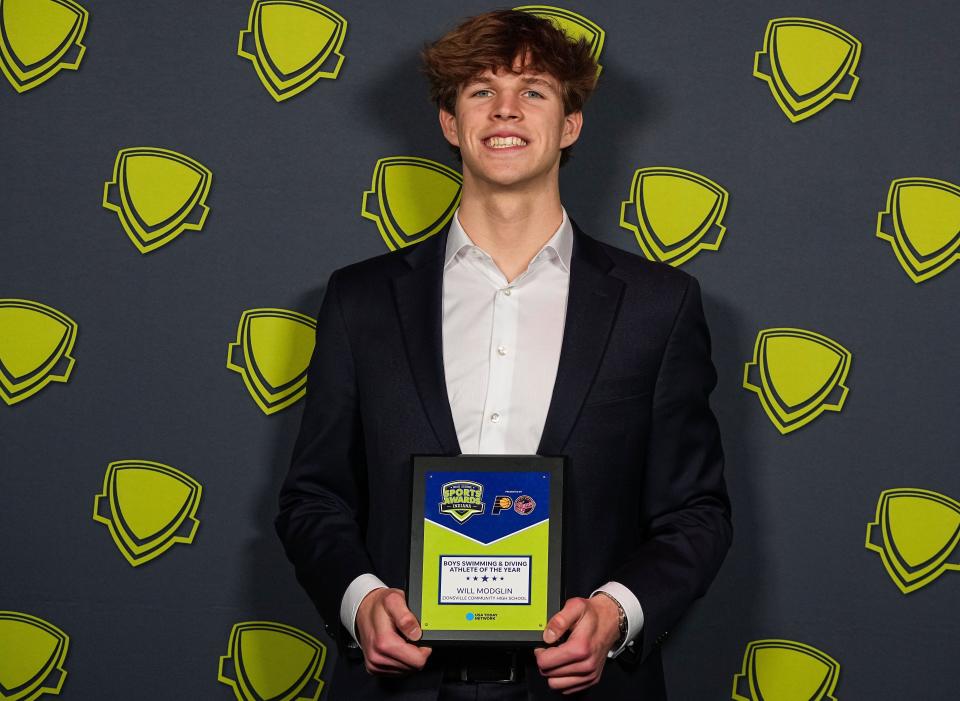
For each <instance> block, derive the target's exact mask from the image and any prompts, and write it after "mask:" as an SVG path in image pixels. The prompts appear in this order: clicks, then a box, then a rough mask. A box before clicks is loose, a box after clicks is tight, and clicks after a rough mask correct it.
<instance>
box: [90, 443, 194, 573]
mask: <svg viewBox="0 0 960 701" xmlns="http://www.w3.org/2000/svg"><path fill="white" fill-rule="evenodd" d="M127 469H134V470H150V471H153V472H159V473H161V474H164V475H167V476H168V477H171V478H173V479H176V480H177V481H179V482H182V483H183V484H185V485H186V486H187V488H189V490H190V496H189V497H188V498H187V500H186V501H185V502H184V504H183V507H182V508H181V509H180V511H179V512H178V513H177V515H176V517H174V519H173V520H172V521H170V523H169V524H168V525H167V526H166V528H164V529H163V530H162V531H161V532H160V533H157V534H154V535H153V536H152V537H150V538H149V539H148V540H146V541H140V539H139V538H137V537H136V536H134V535H133V534H132V533H131V532H130V529H129V528H128V527H127V525H126V522H125V521H124V518H123V510H122V508H121V506H120V503H119V502H118V500H117V490H116V484H117V473H118V472H119V471H120V470H127ZM202 493H203V487H202V486H201V485H200V483H199V482H197V481H196V480H195V479H193V478H192V477H191V476H190V475H188V474H186V473H185V472H181V471H180V470H178V469H176V468H175V467H170V466H169V465H164V464H163V463H159V462H153V461H151V460H117V461H115V462H112V463H110V464H109V465H107V471H106V473H104V476H103V492H102V493H100V494H97V495H96V497H94V500H93V520H94V521H97V522H99V523H102V524H104V525H105V526H106V527H107V530H109V531H110V536H111V537H112V538H113V542H114V543H116V545H117V548H118V549H119V550H120V552H121V553H122V554H123V556H124V557H125V558H126V560H127V562H129V563H130V564H131V565H132V566H133V567H138V566H139V565H142V564H144V563H146V562H150V560H153V559H154V558H157V557H160V555H162V554H163V553H165V552H166V551H167V550H169V549H170V548H172V547H173V546H174V545H175V544H177V543H192V542H193V539H194V537H195V536H196V534H197V527H198V526H199V525H200V521H199V520H197V518H196V515H197V509H199V508H200V497H201V495H202ZM101 499H104V500H105V502H106V506H107V508H108V509H109V511H110V515H111V517H112V518H106V517H104V516H101V515H100V511H101V508H102V507H101V501H100V500H101ZM187 521H189V522H190V531H189V533H188V534H187V535H176V534H177V532H178V531H179V530H180V529H181V527H182V526H183V524H184V523H185V522H187Z"/></svg>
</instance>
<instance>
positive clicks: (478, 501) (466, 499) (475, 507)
mask: <svg viewBox="0 0 960 701" xmlns="http://www.w3.org/2000/svg"><path fill="white" fill-rule="evenodd" d="M440 494H441V498H442V501H441V502H440V504H439V505H438V506H439V507H440V513H441V514H447V515H448V516H452V517H453V518H454V519H456V520H457V522H458V523H465V522H466V521H467V520H468V519H469V518H470V517H471V516H477V515H478V514H482V513H483V510H484V506H485V505H484V503H483V485H482V484H480V483H479V482H471V481H470V480H455V481H453V482H447V483H446V484H444V485H443V486H442V487H440Z"/></svg>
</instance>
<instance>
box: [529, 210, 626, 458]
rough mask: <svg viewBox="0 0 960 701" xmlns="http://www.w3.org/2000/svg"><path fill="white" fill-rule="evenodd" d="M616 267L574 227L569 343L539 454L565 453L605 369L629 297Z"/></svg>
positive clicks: (565, 333)
mask: <svg viewBox="0 0 960 701" xmlns="http://www.w3.org/2000/svg"><path fill="white" fill-rule="evenodd" d="M611 267H613V261H611V260H610V258H609V256H607V254H606V253H604V252H603V249H602V248H601V247H600V245H599V244H598V243H597V242H596V241H594V240H593V239H591V238H589V237H588V236H587V235H586V234H584V233H583V231H582V230H581V229H580V227H578V226H577V225H576V223H573V251H572V253H571V263H570V289H569V292H568V293H567V316H566V321H565V322H564V327H563V344H562V345H561V347H560V362H559V365H558V366H557V377H556V380H555V381H554V384H553V396H552V397H551V399H550V408H549V409H548V411H547V420H546V423H545V424H544V426H543V433H542V434H541V436H540V445H539V446H538V447H537V454H538V455H559V454H560V453H561V452H562V451H563V448H564V446H565V445H566V443H567V437H568V436H569V435H570V431H571V430H572V429H573V424H574V422H575V421H576V420H577V416H578V415H579V413H580V407H581V405H582V404H583V402H584V400H585V399H586V397H587V392H588V391H589V390H590V386H591V385H592V384H593V378H594V376H595V375H596V373H597V369H598V368H599V367H600V360H601V359H602V358H603V353H604V351H605V350H606V348H607V341H608V339H609V338H610V331H611V329H613V322H614V320H615V319H616V318H617V312H618V310H619V309H620V299H621V297H622V295H623V282H622V281H621V280H619V279H617V278H615V277H611V276H609V275H607V271H609V270H610V268H611Z"/></svg>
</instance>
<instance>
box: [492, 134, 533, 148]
mask: <svg viewBox="0 0 960 701" xmlns="http://www.w3.org/2000/svg"><path fill="white" fill-rule="evenodd" d="M483 143H484V144H485V145H486V146H489V147H490V148H512V147H515V146H526V145H527V142H526V141H524V140H523V139H521V138H520V137H519V136H491V137H490V138H489V139H484V141H483Z"/></svg>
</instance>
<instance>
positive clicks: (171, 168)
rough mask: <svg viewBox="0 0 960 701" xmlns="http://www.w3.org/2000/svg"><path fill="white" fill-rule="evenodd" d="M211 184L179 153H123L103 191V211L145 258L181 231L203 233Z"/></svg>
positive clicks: (148, 148) (207, 176) (210, 178)
mask: <svg viewBox="0 0 960 701" xmlns="http://www.w3.org/2000/svg"><path fill="white" fill-rule="evenodd" d="M212 181H213V173H211V172H210V170H209V169H208V168H207V167H206V166H204V165H203V164H202V163H200V162H198V161H195V160H194V159H192V158H190V157H189V156H185V155H183V154H182V153H177V152H176V151H170V150H168V149H163V148H154V147H152V146H138V147H134V148H125V149H122V150H121V151H120V152H119V153H118V154H117V158H116V161H114V164H113V180H108V181H107V182H106V183H105V184H104V186H103V207H104V209H109V210H111V211H114V212H116V213H117V217H118V218H119V219H120V225H121V226H122V227H123V230H124V231H125V232H126V234H127V237H128V238H129V239H130V241H131V243H133V245H134V246H136V247H137V250H139V251H140V252H141V253H150V252H151V251H155V250H156V249H158V248H160V247H161V246H165V245H166V244H168V243H170V242H171V241H173V240H174V239H175V238H176V237H177V236H179V235H180V234H182V233H183V232H184V231H188V230H189V231H200V229H202V228H203V224H204V222H205V221H206V219H207V214H209V212H210V208H209V207H207V205H206V204H205V202H206V199H207V196H208V195H209V194H210V184H211V183H212Z"/></svg>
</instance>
